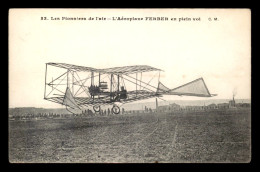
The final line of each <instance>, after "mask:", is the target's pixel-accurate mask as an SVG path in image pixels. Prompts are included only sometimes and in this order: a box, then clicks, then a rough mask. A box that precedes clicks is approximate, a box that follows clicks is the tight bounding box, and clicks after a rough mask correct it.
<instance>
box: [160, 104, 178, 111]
mask: <svg viewBox="0 0 260 172" xmlns="http://www.w3.org/2000/svg"><path fill="white" fill-rule="evenodd" d="M180 109H181V106H180V105H178V104H176V103H172V104H169V105H164V106H159V107H158V111H159V112H166V111H177V110H180Z"/></svg>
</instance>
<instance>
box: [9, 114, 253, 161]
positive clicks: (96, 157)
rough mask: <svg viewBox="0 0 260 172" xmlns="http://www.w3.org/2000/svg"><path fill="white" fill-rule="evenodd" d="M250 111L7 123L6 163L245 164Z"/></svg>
mask: <svg viewBox="0 0 260 172" xmlns="http://www.w3.org/2000/svg"><path fill="white" fill-rule="evenodd" d="M250 115H251V114H250V110H248V109H244V110H239V111H237V110H236V111H234V112H229V111H221V112H214V111H212V112H200V113H191V112H189V113H179V114H178V113H166V114H163V113H162V114H156V113H154V114H135V115H130V114H129V115H124V116H123V115H119V116H108V117H92V118H71V119H46V120H31V121H10V122H9V161H10V162H26V163H27V162H43V163H45V162H51V163H53V162H55V163H59V162H74V163H75V162H77V163H93V162H95V163H103V162H105V163H113V162H130V163H131V162H134V163H136V162H137V163H142V162H147V163H154V162H159V163H165V162H166V163H167V162H169V163H172V162H183V163H186V162H202V163H206V162H224V163H225V162H227V163H228V162H250V160H251V116H250Z"/></svg>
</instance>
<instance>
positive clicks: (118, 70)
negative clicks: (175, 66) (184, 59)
mask: <svg viewBox="0 0 260 172" xmlns="http://www.w3.org/2000/svg"><path fill="white" fill-rule="evenodd" d="M47 64H48V65H52V66H56V67H60V68H64V69H70V70H73V71H79V72H80V71H87V72H100V73H108V74H131V73H137V72H148V71H161V69H157V68H154V67H151V66H147V65H135V66H123V67H113V68H106V69H95V68H92V67H84V66H77V65H71V64H66V63H47Z"/></svg>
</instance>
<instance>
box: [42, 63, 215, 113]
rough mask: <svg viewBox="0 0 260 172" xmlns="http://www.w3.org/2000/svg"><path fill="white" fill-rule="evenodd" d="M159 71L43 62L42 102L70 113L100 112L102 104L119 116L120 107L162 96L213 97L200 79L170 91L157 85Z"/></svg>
mask: <svg viewBox="0 0 260 172" xmlns="http://www.w3.org/2000/svg"><path fill="white" fill-rule="evenodd" d="M58 69H59V70H60V71H59V70H58ZM161 71H162V70H161V69H157V68H154V67H151V66H147V65H136V66H124V67H114V68H106V69H95V68H91V67H83V66H76V65H71V64H65V63H46V71H45V91H44V99H45V100H48V101H52V102H55V103H59V104H62V105H65V106H66V109H67V110H68V111H69V112H71V113H75V112H76V111H77V110H84V109H88V108H89V107H92V108H93V110H94V111H95V112H100V110H101V106H102V105H111V106H113V107H112V112H113V113H114V114H118V113H119V112H120V107H119V106H121V105H123V104H125V103H129V102H133V101H138V100H144V99H150V98H154V97H158V98H159V97H162V96H163V95H178V96H197V97H212V96H215V94H210V92H209V90H208V88H207V86H206V84H205V82H204V80H203V78H199V79H196V80H194V81H191V82H189V83H187V84H184V85H182V86H179V87H177V88H174V89H169V88H168V87H166V86H164V85H163V84H162V83H161V82H160V72H161ZM151 72H152V73H154V72H155V74H150V73H151ZM148 73H149V74H148ZM147 78H148V80H147ZM154 78H158V80H156V81H154Z"/></svg>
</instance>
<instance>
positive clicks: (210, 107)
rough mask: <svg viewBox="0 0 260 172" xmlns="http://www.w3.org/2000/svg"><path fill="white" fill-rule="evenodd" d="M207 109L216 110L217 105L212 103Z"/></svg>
mask: <svg viewBox="0 0 260 172" xmlns="http://www.w3.org/2000/svg"><path fill="white" fill-rule="evenodd" d="M207 107H208V108H207V109H217V105H216V104H215V103H212V104H210V105H208V106H207Z"/></svg>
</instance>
